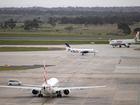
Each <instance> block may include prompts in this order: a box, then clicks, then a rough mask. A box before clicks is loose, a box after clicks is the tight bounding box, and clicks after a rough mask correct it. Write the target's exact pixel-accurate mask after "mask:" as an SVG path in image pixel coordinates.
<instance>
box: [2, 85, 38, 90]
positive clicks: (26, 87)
mask: <svg viewBox="0 0 140 105" xmlns="http://www.w3.org/2000/svg"><path fill="white" fill-rule="evenodd" d="M0 87H1V88H14V89H25V90H33V89H36V90H41V87H33V86H0Z"/></svg>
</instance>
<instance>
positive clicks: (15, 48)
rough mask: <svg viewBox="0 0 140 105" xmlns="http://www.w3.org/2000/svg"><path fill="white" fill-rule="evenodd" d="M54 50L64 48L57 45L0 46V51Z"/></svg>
mask: <svg viewBox="0 0 140 105" xmlns="http://www.w3.org/2000/svg"><path fill="white" fill-rule="evenodd" d="M52 50H53V51H54V50H64V48H58V47H0V52H12V51H52Z"/></svg>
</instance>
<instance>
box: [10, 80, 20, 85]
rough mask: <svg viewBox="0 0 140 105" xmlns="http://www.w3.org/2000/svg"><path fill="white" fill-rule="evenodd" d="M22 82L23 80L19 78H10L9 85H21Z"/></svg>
mask: <svg viewBox="0 0 140 105" xmlns="http://www.w3.org/2000/svg"><path fill="white" fill-rule="evenodd" d="M21 84H22V83H21V81H18V80H9V81H8V85H11V86H20V85H21Z"/></svg>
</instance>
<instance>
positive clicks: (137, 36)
mask: <svg viewBox="0 0 140 105" xmlns="http://www.w3.org/2000/svg"><path fill="white" fill-rule="evenodd" d="M139 35H140V32H139V31H137V33H136V36H135V40H136V42H137V41H140V39H139Z"/></svg>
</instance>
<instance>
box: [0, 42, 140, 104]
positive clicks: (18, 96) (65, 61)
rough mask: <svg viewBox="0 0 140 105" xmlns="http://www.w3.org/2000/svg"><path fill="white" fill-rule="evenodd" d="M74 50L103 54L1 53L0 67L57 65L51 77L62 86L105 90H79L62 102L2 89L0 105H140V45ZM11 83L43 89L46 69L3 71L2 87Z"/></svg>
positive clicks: (50, 67)
mask: <svg viewBox="0 0 140 105" xmlns="http://www.w3.org/2000/svg"><path fill="white" fill-rule="evenodd" d="M59 46H60V47H64V46H63V45H59ZM40 47H42V46H40ZM43 47H44V46H43ZM72 47H75V48H95V49H97V50H98V51H99V52H98V53H97V55H96V56H94V54H92V53H91V54H86V55H84V56H82V55H81V54H79V53H70V52H66V51H64V50H63V51H32V52H0V66H3V65H18V66H20V65H43V62H44V61H45V62H46V64H47V65H54V66H49V67H47V70H48V77H49V78H51V77H56V78H58V79H59V81H60V83H59V85H60V86H93V85H94V86H101V85H106V87H105V88H96V89H88V90H75V91H71V93H70V95H69V96H64V97H62V98H57V97H43V98H39V97H35V96H33V95H32V93H31V91H28V90H22V89H9V88H0V105H140V88H139V87H140V50H134V49H135V48H138V47H140V46H139V45H132V46H131V47H130V48H112V47H111V46H109V45H96V44H95V45H94V44H93V45H92V44H90V45H72ZM9 79H16V80H20V81H22V83H23V84H33V85H41V84H42V83H43V82H44V79H43V67H42V68H36V69H29V70H9V71H0V85H7V81H8V80H9Z"/></svg>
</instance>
